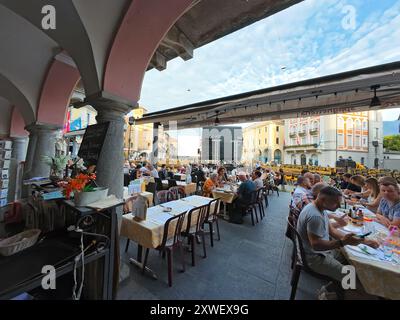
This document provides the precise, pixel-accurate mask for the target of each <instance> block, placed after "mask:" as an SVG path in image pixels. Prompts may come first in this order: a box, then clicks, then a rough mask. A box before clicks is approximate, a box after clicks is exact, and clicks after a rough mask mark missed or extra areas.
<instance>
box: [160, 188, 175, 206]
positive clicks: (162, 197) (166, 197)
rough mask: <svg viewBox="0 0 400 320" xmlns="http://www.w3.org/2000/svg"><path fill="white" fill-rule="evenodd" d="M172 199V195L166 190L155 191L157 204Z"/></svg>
mask: <svg viewBox="0 0 400 320" xmlns="http://www.w3.org/2000/svg"><path fill="white" fill-rule="evenodd" d="M172 200H174V195H173V194H172V193H171V192H170V191H168V190H161V191H158V192H157V204H163V203H166V202H170V201H172Z"/></svg>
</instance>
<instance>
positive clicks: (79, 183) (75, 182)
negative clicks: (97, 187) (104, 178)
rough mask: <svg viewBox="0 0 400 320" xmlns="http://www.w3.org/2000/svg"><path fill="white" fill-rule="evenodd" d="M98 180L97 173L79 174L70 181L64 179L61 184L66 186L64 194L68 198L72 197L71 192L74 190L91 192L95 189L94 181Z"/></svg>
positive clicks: (63, 186)
mask: <svg viewBox="0 0 400 320" xmlns="http://www.w3.org/2000/svg"><path fill="white" fill-rule="evenodd" d="M94 180H96V175H95V174H94V173H92V174H83V173H81V174H79V175H77V176H76V177H75V178H73V179H69V180H68V181H62V182H60V183H59V186H60V187H62V188H64V195H65V197H66V198H67V199H69V198H70V197H71V193H72V192H74V193H76V192H90V191H93V186H92V184H91V182H92V181H94Z"/></svg>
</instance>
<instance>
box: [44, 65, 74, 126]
mask: <svg viewBox="0 0 400 320" xmlns="http://www.w3.org/2000/svg"><path fill="white" fill-rule="evenodd" d="M79 80H80V75H79V72H78V70H77V69H76V68H74V67H73V66H70V65H68V64H65V63H63V62H60V61H58V60H54V61H53V62H52V64H51V67H50V69H49V71H48V73H47V76H46V79H45V81H44V84H43V87H42V92H41V96H40V102H39V107H38V112H37V121H38V122H39V123H51V124H55V125H58V126H62V125H63V124H64V120H65V114H66V112H67V108H68V103H69V100H70V97H71V94H72V92H73V90H74V88H75V86H76V84H77V83H78V81H79Z"/></svg>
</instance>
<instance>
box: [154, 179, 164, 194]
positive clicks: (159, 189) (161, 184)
mask: <svg viewBox="0 0 400 320" xmlns="http://www.w3.org/2000/svg"><path fill="white" fill-rule="evenodd" d="M154 181H155V182H156V189H157V191H161V190H164V186H163V183H162V180H161V179H160V178H154Z"/></svg>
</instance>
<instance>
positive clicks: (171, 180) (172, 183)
mask: <svg viewBox="0 0 400 320" xmlns="http://www.w3.org/2000/svg"><path fill="white" fill-rule="evenodd" d="M176 186H177V184H176V180H175V179H169V180H168V189H169V188H172V187H176Z"/></svg>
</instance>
